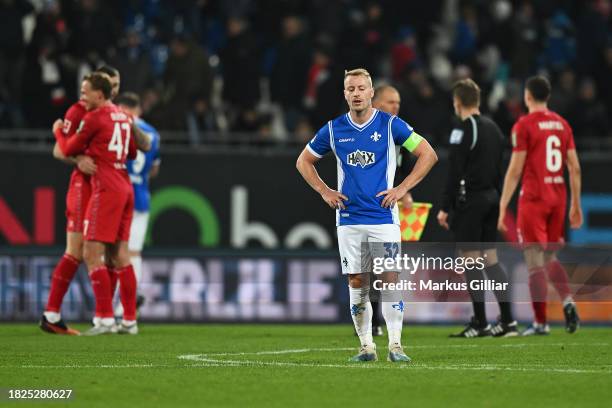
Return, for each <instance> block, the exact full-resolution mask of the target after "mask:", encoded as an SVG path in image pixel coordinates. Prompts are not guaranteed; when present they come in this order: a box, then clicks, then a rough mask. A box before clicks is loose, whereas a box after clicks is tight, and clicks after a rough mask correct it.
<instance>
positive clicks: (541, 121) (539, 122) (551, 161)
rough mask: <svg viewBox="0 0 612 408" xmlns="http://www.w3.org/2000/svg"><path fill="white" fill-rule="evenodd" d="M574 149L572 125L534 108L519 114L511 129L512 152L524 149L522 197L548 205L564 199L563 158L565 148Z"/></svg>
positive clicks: (552, 113) (553, 113) (549, 112)
mask: <svg viewBox="0 0 612 408" xmlns="http://www.w3.org/2000/svg"><path fill="white" fill-rule="evenodd" d="M575 148H576V146H575V144H574V135H573V133H572V128H571V127H570V125H569V124H568V123H567V121H566V120H565V119H563V118H562V117H561V116H560V115H558V114H556V113H555V112H552V111H549V110H546V111H537V112H533V113H530V114H528V115H525V116H523V117H521V118H520V119H519V120H518V121H517V122H516V123H515V124H514V127H513V128H512V151H513V152H519V151H526V152H527V157H526V160H525V168H524V169H523V180H522V188H521V199H526V200H535V201H537V200H540V201H544V202H546V203H548V204H550V205H555V204H558V203H559V202H560V201H561V200H562V201H563V202H565V199H566V187H565V179H564V177H563V171H564V168H565V163H566V162H565V160H566V158H567V151H568V150H570V149H575Z"/></svg>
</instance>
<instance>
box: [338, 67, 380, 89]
mask: <svg viewBox="0 0 612 408" xmlns="http://www.w3.org/2000/svg"><path fill="white" fill-rule="evenodd" d="M359 75H362V76H364V77H366V78H368V81H370V86H371V87H372V88H373V87H374V86H373V85H372V76H371V75H370V73H369V72H368V70H367V69H365V68H355V69H351V70H345V71H344V80H346V78H348V77H350V76H359Z"/></svg>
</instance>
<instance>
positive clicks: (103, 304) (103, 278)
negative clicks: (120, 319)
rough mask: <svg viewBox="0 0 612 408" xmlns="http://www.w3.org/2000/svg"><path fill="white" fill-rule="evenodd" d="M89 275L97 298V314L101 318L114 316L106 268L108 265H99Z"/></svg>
mask: <svg viewBox="0 0 612 408" xmlns="http://www.w3.org/2000/svg"><path fill="white" fill-rule="evenodd" d="M89 277H90V279H91V287H92V288H93V292H94V297H95V298H96V316H98V317H101V318H105V317H114V315H113V297H112V295H111V287H110V285H111V283H110V277H109V276H108V269H106V266H99V267H97V268H95V269H94V270H93V271H91V273H90V274H89Z"/></svg>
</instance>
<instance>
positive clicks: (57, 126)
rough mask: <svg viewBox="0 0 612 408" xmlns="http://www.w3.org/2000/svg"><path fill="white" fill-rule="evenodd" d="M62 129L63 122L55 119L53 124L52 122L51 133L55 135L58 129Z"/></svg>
mask: <svg viewBox="0 0 612 408" xmlns="http://www.w3.org/2000/svg"><path fill="white" fill-rule="evenodd" d="M63 127H64V121H63V120H61V119H56V120H55V122H53V128H52V129H53V133H55V132H56V131H57V130H58V129H61V128H63Z"/></svg>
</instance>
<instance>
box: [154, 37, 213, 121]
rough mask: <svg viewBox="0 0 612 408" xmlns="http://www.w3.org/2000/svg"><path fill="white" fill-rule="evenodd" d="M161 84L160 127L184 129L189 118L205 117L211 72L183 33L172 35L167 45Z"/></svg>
mask: <svg viewBox="0 0 612 408" xmlns="http://www.w3.org/2000/svg"><path fill="white" fill-rule="evenodd" d="M163 84H164V88H163V94H162V98H161V99H162V100H161V103H162V108H163V119H162V122H161V124H160V125H159V126H160V127H162V128H164V129H173V130H186V129H187V123H188V122H187V120H188V117H189V116H191V115H199V116H205V115H206V113H207V112H208V111H209V109H210V94H211V86H212V73H211V69H210V65H209V63H208V57H207V55H206V52H205V51H204V49H203V48H202V47H200V46H199V45H197V44H196V43H194V42H193V41H192V40H191V39H190V38H189V37H188V36H187V35H185V34H179V35H177V36H175V37H174V38H173V39H172V41H171V43H170V56H169V57H168V62H167V64H166V71H165V72H164V78H163Z"/></svg>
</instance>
